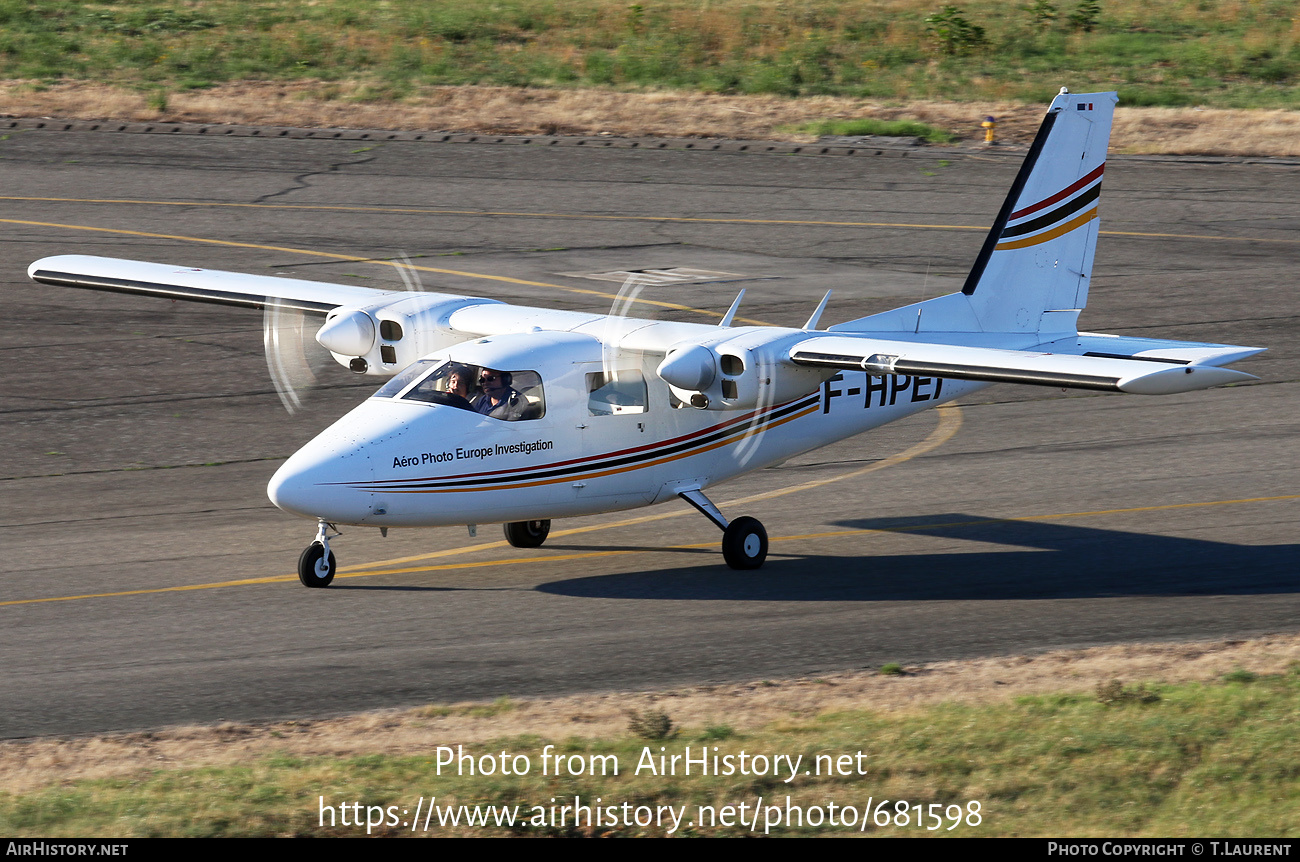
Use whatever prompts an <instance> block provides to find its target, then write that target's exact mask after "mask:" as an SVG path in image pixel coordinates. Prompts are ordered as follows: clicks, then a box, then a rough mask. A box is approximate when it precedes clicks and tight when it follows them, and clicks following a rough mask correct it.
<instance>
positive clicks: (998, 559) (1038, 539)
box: [537, 514, 1300, 602]
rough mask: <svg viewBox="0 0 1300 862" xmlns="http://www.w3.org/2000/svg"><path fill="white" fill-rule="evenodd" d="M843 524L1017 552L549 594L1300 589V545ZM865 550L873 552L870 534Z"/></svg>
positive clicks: (799, 559) (789, 563) (995, 524)
mask: <svg viewBox="0 0 1300 862" xmlns="http://www.w3.org/2000/svg"><path fill="white" fill-rule="evenodd" d="M836 526H837V527H841V528H848V529H863V530H890V531H897V532H900V533H905V534H908V535H914V536H934V537H939V538H944V539H961V540H966V541H970V542H978V543H981V544H985V545H987V544H996V545H1002V546H1004V547H1006V548H1007V550H989V549H987V548H985V547H972V549H971V550H969V551H963V550H961V549H955V550H948V551H946V552H944V553H913V554H894V555H882V556H860V557H840V556H823V555H797V556H791V555H787V554H785V553H783V549H782V547H781V545H782V544H783V543H775V544H773V546H772V550H771V552H770V554H769V556H768V558H767V562H766V564H765V565H764V567H763V568H762V569H760V570H758V571H754V572H737V571H732V570H730V569H728V568H726V567H725V566H724V565H723V563H722V557H721V554H718V553H714V554H712V558H711V559H710V561H709V563H708V564H707V565H696V566H690V567H687V568H671V569H658V570H654V571H643V572H636V573H628V574H617V575H599V576H595V577H584V578H572V579H564V580H558V581H551V582H548V583H545V584H541V585H539V586H538V587H537V589H538V590H539V591H542V592H547V593H555V594H558V595H569V596H581V597H590V598H635V599H673V600H691V599H694V600H702V601H715V600H728V601H734V600H746V599H748V600H759V601H865V602H870V601H951V600H981V599H982V600H995V601H998V600H1008V599H1065V598H1105V597H1124V596H1132V597H1137V596H1164V597H1169V596H1202V595H1267V594H1287V593H1297V592H1300V573H1298V572H1297V569H1296V566H1295V560H1296V553H1297V550H1300V546H1297V545H1262V546H1259V545H1236V544H1231V543H1228V542H1214V541H1206V540H1202V539H1185V538H1174V537H1170V536H1157V535H1147V534H1142V533H1128V532H1122V531H1119V530H1103V529H1096V528H1092V527H1079V526H1073V525H1067V524H1051V523H1034V522H1026V521H998V520H995V519H989V518H980V517H976V516H972V515H965V514H946V515H934V516H928V517H926V518H923V519H899V518H893V519H875V520H855V521H839V522H836ZM831 541H838V540H831ZM864 541H865V542H866V543H867V544H868V545H869V544H870V542H871V538H870V536H867V537H865V538H864ZM891 544H893V543H892V542H891ZM588 550H590V548H588Z"/></svg>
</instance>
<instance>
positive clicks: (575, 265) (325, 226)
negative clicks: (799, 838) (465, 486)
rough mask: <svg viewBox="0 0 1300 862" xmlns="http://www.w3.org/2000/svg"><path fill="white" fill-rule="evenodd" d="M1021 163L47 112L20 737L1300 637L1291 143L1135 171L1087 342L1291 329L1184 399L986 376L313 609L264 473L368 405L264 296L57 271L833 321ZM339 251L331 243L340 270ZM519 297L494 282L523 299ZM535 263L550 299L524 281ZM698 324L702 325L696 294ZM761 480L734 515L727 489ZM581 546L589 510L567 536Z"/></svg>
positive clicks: (7, 336)
mask: <svg viewBox="0 0 1300 862" xmlns="http://www.w3.org/2000/svg"><path fill="white" fill-rule="evenodd" d="M1018 162H1019V160H1018V159H1017V158H1014V157H1010V156H1008V155H1004V154H996V153H994V154H951V153H950V154H945V153H942V152H928V153H926V154H924V155H921V156H911V157H908V158H895V157H885V156H881V157H852V158H845V157H829V156H804V155H788V154H787V155H776V154H761V153H736V152H731V153H722V152H698V151H684V150H659V151H650V150H646V149H626V148H622V149H620V148H607V149H599V150H593V149H584V148H580V147H567V148H565V147H550V148H541V147H529V146H519V145H484V144H454V143H445V144H435V143H414V142H387V143H371V144H358V142H356V141H340V140H285V139H262V138H248V137H244V138H200V137H194V136H187V137H181V136H173V137H168V136H159V135H113V134H105V133H82V132H46V131H26V132H22V133H14V134H11V135H8V136H6V137H5V139H4V140H0V176H3V178H4V183H3V186H0V200H2V201H3V204H4V206H3V213H0V216H2V218H0V225H3V233H2V234H0V236H3V245H2V246H0V248H2V249H3V251H2V254H3V257H2V265H0V284H2V288H0V289H3V291H4V293H3V297H4V300H3V301H4V304H3V308H4V325H3V327H0V356H3V358H4V360H5V372H4V385H3V387H2V388H0V451H3V453H4V456H3V461H2V462H0V463H2V464H3V468H2V469H0V474H2V476H0V478H2V480H3V481H0V548H2V549H3V553H2V554H0V619H2V620H3V625H0V654H2V655H3V657H4V661H3V664H2V665H0V704H2V705H3V708H2V709H0V736H3V737H24V736H31V735H38V734H51V733H80V732H90V731H102V730H114V729H128V728H141V727H151V726H159V725H166V724H176V723H184V722H211V721H217V720H222V719H226V720H256V719H269V718H279V717H289V716H320V715H328V714H336V713H343V712H349V711H354V710H361V709H368V708H377V707H386V706H399V705H407V704H416V703H421V702H428V701H452V700H459V699H466V698H494V697H498V696H502V695H511V696H524V695H546V694H559V693H572V692H580V691H601V690H617V689H646V688H654V687H670V686H675V685H681V684H688V683H700V682H706V681H723V680H744V679H762V678H767V677H785V676H793V675H805V674H816V673H819V672H823V671H828V670H832V669H845V668H855V667H877V666H879V665H880V664H883V663H885V662H893V661H897V662H904V663H909V662H921V661H929V660H939V659H952V658H960V657H970V656H984V655H992V654H1010V653H1019V652H1026V651H1035V650H1045V649H1052V648H1061V647H1076V646H1088V645H1096V644H1111V643H1120V642H1132V641H1148V640H1171V639H1191V638H1218V637H1229V638H1231V637H1244V636H1249V635H1256V634H1261V633H1265V632H1279V631H1284V632H1293V631H1295V630H1296V629H1297V627H1298V626H1300V617H1298V615H1297V612H1298V611H1300V574H1297V566H1296V550H1297V544H1296V538H1295V536H1296V526H1297V521H1298V520H1300V482H1297V478H1298V467H1300V458H1297V451H1296V439H1297V430H1300V425H1298V421H1300V409H1298V402H1297V397H1296V396H1297V393H1298V391H1300V390H1298V389H1297V378H1298V377H1300V373H1298V372H1300V366H1298V364H1297V363H1298V361H1300V355H1298V354H1297V349H1296V348H1297V337H1296V336H1297V331H1298V329H1300V327H1298V325H1297V311H1296V298H1297V296H1296V289H1295V287H1294V282H1295V272H1296V271H1297V269H1298V267H1297V264H1300V231H1297V226H1298V224H1297V222H1298V221H1300V165H1296V164H1285V163H1263V164H1246V163H1233V162H1213V161H1205V162H1196V161H1177V160H1165V161H1162V160H1141V159H1118V158H1117V159H1112V161H1111V162H1110V164H1109V166H1108V168H1107V177H1106V184H1105V190H1104V194H1103V195H1102V204H1101V213H1102V231H1103V235H1102V238H1101V241H1100V247H1099V252H1098V257H1097V266H1096V270H1095V272H1094V278H1093V287H1092V293H1091V300H1090V304H1089V308H1088V310H1087V311H1086V312H1085V314H1084V317H1083V324H1084V325H1085V327H1086V328H1088V329H1090V330H1093V331H1099V332H1115V333H1120V334H1146V335H1151V336H1155V337H1163V338H1176V339H1192V340H1208V341H1222V342H1227V343H1234V344H1245V345H1260V346H1265V347H1268V348H1270V350H1269V352H1268V353H1266V354H1263V355H1262V356H1261V357H1259V358H1256V359H1252V360H1249V361H1247V362H1244V363H1241V364H1240V365H1239V367H1240V368H1242V369H1243V370H1247V371H1250V372H1252V373H1254V374H1257V375H1259V376H1260V377H1261V378H1262V379H1261V380H1260V382H1258V383H1256V384H1252V385H1245V386H1236V387H1231V388H1225V389H1219V390H1213V391H1208V392H1197V393H1190V394H1186V395H1176V396H1168V397H1163V398H1147V397H1142V396H1122V395H1103V394H1087V393H1084V394H1080V393H1070V394H1066V393H1063V392H1060V391H1058V390H1052V389H1038V388H1024V387H1022V388H1014V387H1009V386H998V387H993V388H990V389H987V390H984V391H983V392H981V393H979V394H978V395H976V396H974V397H973V398H972V399H971V400H970V401H969V402H968V403H963V404H961V405H960V407H959V408H957V409H955V410H954V409H944V410H940V411H928V412H927V413H923V414H921V415H919V416H916V417H913V418H912V419H909V420H906V421H904V422H900V423H897V424H895V425H891V426H887V427H886V428H884V429H881V430H880V431H878V432H875V433H872V434H868V435H864V436H861V437H858V438H855V439H852V440H848V441H845V442H843V443H840V444H837V445H835V446H832V447H829V448H826V449H823V450H820V451H818V452H814V453H811V454H810V455H808V456H804V457H801V458H798V459H794V460H792V461H790V462H788V463H786V464H785V465H783V466H781V467H779V468H775V469H770V470H764V471H761V472H758V473H754V474H750V475H748V476H746V477H743V478H742V479H739V480H737V481H735V482H733V483H730V484H728V485H724V486H721V487H719V488H716V489H714V491H713V492H712V496H713V499H714V500H715V502H718V503H719V504H720V506H721V507H722V508H723V510H724V511H725V512H726V513H727V514H728V515H730V516H733V517H734V516H736V515H740V514H749V515H753V516H755V517H758V518H760V519H761V520H762V521H763V522H764V523H765V524H766V525H767V528H768V531H769V534H770V535H771V536H772V549H771V555H770V556H769V558H768V562H767V565H766V566H765V567H764V568H763V569H762V570H761V571H759V572H756V573H737V572H733V571H731V570H729V569H727V568H726V567H725V566H724V564H723V563H722V559H721V554H720V552H719V550H718V541H719V534H718V532H717V530H716V528H714V527H713V526H712V525H711V524H710V523H708V522H707V521H706V520H705V519H704V518H702V517H700V516H699V515H698V514H696V513H695V512H694V511H693V510H691V509H689V508H688V507H687V506H686V505H685V504H680V503H676V504H670V505H667V506H664V507H662V508H658V509H650V510H641V511H637V512H631V513H622V514H616V515H609V516H605V517H598V518H584V519H574V520H572V521H564V522H557V523H556V524H555V527H554V530H555V531H556V532H553V534H552V539H551V540H550V541H549V542H548V543H547V545H546V547H544V548H542V549H540V550H536V551H521V550H517V549H513V548H510V547H507V546H504V543H502V542H501V541H500V532H499V528H497V527H495V526H487V525H485V526H482V527H481V528H480V529H479V533H478V536H477V537H476V538H471V537H469V536H468V535H467V534H466V531H465V530H464V529H440V530H410V531H394V532H392V533H391V534H390V535H389V537H388V538H387V539H382V538H380V536H379V535H378V533H377V531H374V530H359V529H353V530H348V531H346V535H344V536H343V537H342V538H341V539H339V540H337V541H336V542H335V543H334V547H335V550H336V551H337V553H338V555H339V558H340V563H341V565H342V566H343V567H344V572H343V575H342V576H340V578H339V579H338V580H336V582H335V585H334V586H333V587H332V588H330V589H328V590H306V589H303V588H302V587H300V586H299V585H298V583H297V581H296V578H295V577H294V576H293V572H294V566H295V562H296V559H297V556H298V553H299V552H300V551H301V549H302V548H303V547H304V546H305V545H306V544H307V543H308V542H309V541H310V540H311V538H312V536H313V534H314V529H315V528H314V524H312V523H310V522H308V521H305V520H301V519H297V518H294V517H291V516H288V515H285V514H283V513H281V512H279V511H278V510H276V509H275V508H274V507H272V506H271V504H270V503H269V502H268V501H267V498H266V494H265V485H266V481H267V479H268V478H269V477H270V476H271V474H272V473H273V472H274V470H275V468H276V467H277V466H278V464H279V463H280V462H281V461H282V459H284V458H285V457H287V456H288V455H289V454H290V453H291V452H292V451H294V449H295V448H296V447H297V446H299V445H301V444H302V443H304V442H305V441H307V440H308V439H310V438H311V437H312V436H313V435H314V434H315V433H316V432H317V431H318V430H320V429H321V428H323V427H324V426H325V425H326V424H328V423H329V422H330V421H332V420H333V419H334V418H335V417H337V416H339V415H341V414H342V413H344V412H345V411H346V410H347V409H348V408H349V407H350V406H351V405H353V404H355V403H356V402H357V401H359V400H360V399H362V398H364V397H365V396H366V395H367V394H368V393H369V392H370V391H373V389H374V388H375V383H374V382H373V381H370V382H366V381H359V380H357V379H355V378H354V377H353V376H352V375H350V374H349V373H348V372H347V371H345V370H343V369H341V368H338V369H335V370H333V371H332V372H331V373H329V374H328V375H327V376H326V377H325V378H324V381H323V383H324V385H323V387H322V388H321V389H319V390H317V391H316V392H315V393H314V395H313V397H312V398H311V399H310V401H309V403H308V406H307V408H306V409H305V410H304V411H303V412H300V413H298V414H296V415H294V416H292V417H290V416H288V415H287V414H286V413H285V412H284V410H283V409H282V408H281V406H280V403H279V401H278V399H277V397H276V395H275V393H274V391H273V389H272V387H271V385H270V383H269V381H268V378H267V373H266V368H265V363H264V360H263V357H262V351H261V341H262V335H261V319H260V316H259V315H257V314H255V313H249V312H244V311H240V310H237V309H224V308H220V307H216V306H204V305H195V304H187V303H172V302H167V301H159V300H150V299H140V298H132V297H127V296H121V295H115V294H103V293H94V292H87V291H77V290H69V289H61V288H54V287H48V286H43V285H37V284H32V283H30V282H29V281H28V280H27V278H26V272H25V271H26V267H27V265H28V264H29V263H30V262H31V261H33V260H35V259H37V258H39V257H43V256H46V255H52V254H60V253H70V252H76V253H90V254H101V255H106V256H113V257H125V258H134V259H140V260H154V261H162V262H168V263H176V264H186V265H191V266H202V267H212V268H220V269H230V270H239V271H246V272H253V273H263V274H279V275H286V276H298V277H304V278H311V279H317V280H325V281H339V282H345V283H353V284H366V285H373V286H389V287H400V285H401V283H402V282H401V280H400V276H399V273H398V272H397V271H396V270H394V269H393V268H392V267H390V266H387V265H384V264H382V263H375V262H358V261H357V260H354V259H353V258H357V259H391V258H393V257H395V256H398V255H401V254H406V255H410V256H411V257H412V259H413V260H414V262H415V264H416V265H417V266H419V267H422V268H423V269H422V270H421V271H420V277H421V279H422V280H423V282H424V285H425V286H426V287H427V288H429V289H436V290H447V291H450V292H459V293H469V294H475V295H485V296H491V297H494V298H498V299H503V300H507V301H511V302H520V303H526V304H532V305H545V306H550V307H562V308H573V309H582V310H587V311H592V312H602V313H603V312H605V311H607V310H608V309H609V305H610V301H611V296H612V294H613V293H615V292H616V290H617V288H618V285H617V284H613V283H610V282H602V281H597V280H592V279H587V278H581V277H576V276H573V275H563V274H562V273H585V272H600V271H611V270H624V269H644V268H664V267H696V268H704V269H710V270H720V271H726V272H734V273H739V274H741V275H742V276H744V278H743V280H740V281H734V282H724V283H712V284H704V285H689V286H680V285H679V286H661V287H655V288H651V289H647V290H646V292H644V293H643V294H642V297H643V298H645V299H649V300H652V302H654V303H659V304H657V305H655V304H646V305H643V306H642V307H641V309H642V313H644V314H645V315H646V316H654V315H657V316H661V317H673V318H676V319H683V320H697V321H708V320H716V319H717V316H718V315H720V314H721V313H722V312H723V311H725V309H726V308H727V306H728V305H729V304H730V302H731V300H732V298H733V297H734V295H735V291H736V290H738V289H739V288H740V287H745V288H747V289H748V293H747V295H746V300H745V304H744V306H743V308H742V310H741V315H742V316H745V317H748V318H749V319H752V320H760V321H764V322H768V323H774V324H783V325H799V324H801V323H802V322H803V320H804V319H806V317H807V316H808V314H809V313H810V312H811V310H812V309H813V307H814V306H815V305H816V303H817V301H818V300H819V299H820V297H821V295H822V293H823V292H824V291H825V290H826V289H828V288H831V287H833V288H834V289H835V291H836V292H835V295H834V297H833V298H832V301H831V304H830V307H829V309H828V311H827V313H826V316H825V318H824V321H825V322H827V323H834V322H839V321H842V320H847V319H850V318H853V317H858V316H861V315H863V314H868V313H871V312H874V311H879V310H884V309H887V308H890V307H894V306H897V305H902V304H905V303H908V302H912V301H915V300H918V299H922V298H926V297H929V296H934V295H938V294H941V293H944V292H948V291H951V290H954V289H957V288H958V287H959V286H960V282H961V279H962V278H963V277H964V275H965V272H966V269H967V268H968V266H969V264H970V262H971V261H972V260H973V259H974V256H975V254H976V251H977V249H978V247H979V245H980V242H981V240H982V237H983V233H982V227H983V226H986V225H988V224H989V223H990V222H991V221H992V219H993V216H994V214H995V212H996V210H997V208H998V206H999V205H1000V203H1001V200H1002V197H1003V195H1004V194H1005V191H1006V189H1007V188H1008V187H1009V185H1010V183H1011V180H1012V177H1013V176H1014V173H1015V170H1016V168H1017V166H1018ZM331 255H332V256H331ZM503 278H504V279H514V280H513V281H511V280H502V279H503ZM521 282H533V284H525V283H521ZM710 315H712V316H710ZM737 500H739V501H742V502H739V503H734V504H731V505H729V504H730V503H732V501H737ZM568 530H573V531H574V532H563V531H568Z"/></svg>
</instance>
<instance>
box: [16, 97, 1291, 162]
mask: <svg viewBox="0 0 1300 862" xmlns="http://www.w3.org/2000/svg"><path fill="white" fill-rule="evenodd" d="M365 98H366V90H365V89H364V88H363V87H360V86H359V85H350V84H337V83H324V82H319V81H316V82H312V81H307V82H296V83H275V82H257V81H251V82H250V81H245V82H240V83H234V84H223V85H219V86H215V87H212V88H210V89H206V90H193V91H187V92H177V93H170V94H168V95H167V108H166V110H165V111H159V110H156V109H154V108H151V107H150V106H149V94H147V93H142V92H139V91H134V90H128V89H122V88H117V87H111V86H108V85H104V84H83V83H64V84H57V85H54V86H51V87H49V88H47V89H40V88H36V87H33V86H32V85H31V84H30V83H24V82H13V81H10V82H0V113H3V114H8V115H11V116H22V117H32V116H51V117H60V118H66V119H85V120H90V119H94V120H106V119H119V120H134V121H158V120H167V121H172V122H191V123H233V124H239V125H274V126H292V127H306V128H364V129H393V130H413V129H420V130H441V131H458V132H470V131H472V132H484V133H489V134H525V135H536V134H558V135H599V134H604V135H615V136H619V137H714V138H732V139H745V140H802V141H810V140H812V138H811V137H808V136H802V137H801V136H800V135H797V134H794V133H792V132H790V131H788V130H789V129H790V128H793V127H796V126H799V125H801V124H803V123H807V122H811V121H815V120H821V119H828V118H832V119H853V118H861V117H871V118H875V119H880V120H899V119H906V120H920V121H922V122H925V123H929V124H931V125H935V126H940V127H943V128H946V129H951V130H952V131H954V132H956V133H957V134H958V135H959V136H960V137H961V139H962V141H961V142H962V143H964V144H971V143H975V142H977V141H980V140H982V139H983V130H982V129H981V128H980V126H979V124H980V122H981V121H982V120H983V119H984V117H985V116H986V115H993V116H995V117H997V118H998V138H999V140H1000V141H1003V142H1007V143H1014V144H1027V143H1028V142H1029V140H1030V139H1031V138H1032V137H1033V133H1034V130H1035V129H1037V127H1038V123H1039V120H1040V119H1041V118H1042V112H1043V108H1042V107H1041V106H1037V105H1035V106H1025V105H1013V104H1006V103H995V102H962V103H955V102H909V103H906V104H889V103H882V102H876V101H870V100H864V99H849V98H840V97H833V96H814V97H807V98H801V99H791V98H783V97H779V96H720V95H709V94H698V93H680V92H660V93H624V92H617V91H614V90H543V89H532V88H515V87H430V88H426V89H425V90H422V91H421V92H420V93H419V94H418V95H417V96H414V97H412V98H409V99H405V100H402V101H397V102H393V101H365ZM1111 150H1112V151H1113V152H1120V153H1168V154H1179V155H1255V156H1296V155H1300V112H1295V111H1239V110H1219V109H1213V110H1211V109H1204V110H1203V109H1199V108H1123V107H1121V108H1119V109H1118V110H1117V111H1116V115H1115V128H1114V133H1113V135H1112V139H1111Z"/></svg>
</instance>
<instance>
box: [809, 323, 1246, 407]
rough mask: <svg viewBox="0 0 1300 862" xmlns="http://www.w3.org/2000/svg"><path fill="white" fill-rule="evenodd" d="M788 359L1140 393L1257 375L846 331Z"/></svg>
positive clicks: (876, 371)
mask: <svg viewBox="0 0 1300 862" xmlns="http://www.w3.org/2000/svg"><path fill="white" fill-rule="evenodd" d="M1171 343H1173V342H1171ZM1221 346H1226V345H1221ZM1238 349H1239V350H1249V348H1238ZM789 357H790V361H791V362H792V363H794V364H795V365H805V366H814V367H817V366H820V367H824V368H826V367H829V368H845V369H853V370H857V371H865V372H867V373H868V374H873V375H884V374H909V375H912V376H922V377H944V378H949V379H953V380H982V381H988V382H994V383H1024V384H1028V385H1031V386H1060V387H1066V388H1070V389H1097V390H1102V391H1109V392H1134V393H1138V394H1141V395H1170V394H1173V393H1176V392H1190V391H1192V390H1195V389H1208V388H1209V387H1211V386H1219V385H1221V384H1224V383H1239V382H1243V381H1246V380H1254V379H1256V378H1255V377H1254V376H1253V375H1250V374H1246V373H1245V372H1242V371H1235V370H1233V369H1230V368H1219V367H1216V366H1213V365H1207V364H1193V363H1187V364H1181V363H1180V364H1177V365H1174V364H1171V363H1169V362H1168V361H1163V360H1159V359H1154V360H1149V359H1142V358H1122V357H1116V356H1097V355H1091V356H1090V355H1081V354H1075V353H1067V352H1061V353H1052V352H1042V351H1041V349H1039V348H1035V349H1033V350H1003V349H1000V348H991V347H965V346H959V345H951V344H934V343H930V342H907V341H888V340H883V339H876V338H854V337H850V336H842V335H826V336H817V337H814V338H809V339H806V340H804V341H801V342H799V343H797V344H795V345H794V346H793V347H791V348H790V352H789Z"/></svg>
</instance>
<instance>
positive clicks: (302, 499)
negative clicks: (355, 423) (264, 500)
mask: <svg viewBox="0 0 1300 862" xmlns="http://www.w3.org/2000/svg"><path fill="white" fill-rule="evenodd" d="M332 449H333V447H328V446H317V445H313V444H308V445H307V446H304V447H303V448H302V449H300V450H299V451H298V452H296V453H295V454H294V455H293V456H292V457H291V458H289V460H288V461H285V462H284V464H282V465H281V466H280V469H279V470H276V471H275V475H274V476H272V477H271V481H270V484H268V485H267V487H266V495H267V496H268V497H270V498H271V502H272V503H274V504H275V505H276V506H277V507H278V508H280V509H283V510H284V511H286V512H290V513H292V514H295V515H302V516H303V517H306V518H323V519H324V520H326V521H330V522H332V523H344V524H355V523H360V522H361V521H362V520H363V519H365V518H366V517H367V516H369V515H370V514H371V506H370V503H371V499H370V498H371V497H372V496H373V495H372V494H370V493H368V492H365V491H359V490H356V489H355V488H353V487H352V485H351V483H352V482H361V481H368V480H370V479H371V478H372V474H371V471H370V465H369V459H368V458H367V457H366V456H365V455H364V454H362V453H361V452H357V451H355V450H354V451H352V452H348V453H341V452H336V451H332Z"/></svg>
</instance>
